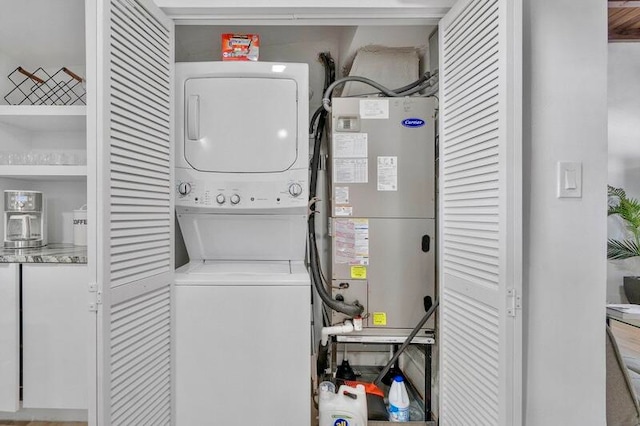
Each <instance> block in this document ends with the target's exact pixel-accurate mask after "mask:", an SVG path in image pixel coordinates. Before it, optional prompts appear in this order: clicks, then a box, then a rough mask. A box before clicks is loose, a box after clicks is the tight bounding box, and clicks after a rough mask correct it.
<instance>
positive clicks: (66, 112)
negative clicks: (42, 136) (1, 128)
mask: <svg viewBox="0 0 640 426" xmlns="http://www.w3.org/2000/svg"><path fill="white" fill-rule="evenodd" d="M86 116H87V107H86V106H84V105H0V123H3V124H8V125H10V126H15V127H18V128H21V129H24V130H29V131H37V132H50V131H54V132H55V131H84V130H86V127H87V124H86V121H87V120H86Z"/></svg>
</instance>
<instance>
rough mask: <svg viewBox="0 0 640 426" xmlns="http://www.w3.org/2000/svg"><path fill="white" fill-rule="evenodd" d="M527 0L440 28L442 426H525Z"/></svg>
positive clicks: (477, 11) (479, 6)
mask: <svg viewBox="0 0 640 426" xmlns="http://www.w3.org/2000/svg"><path fill="white" fill-rule="evenodd" d="M521 16H522V15H521V0H460V1H458V2H457V3H456V5H455V6H454V7H453V8H452V9H451V10H450V12H449V13H448V14H447V16H446V17H445V18H444V19H442V21H441V22H440V218H441V224H440V292H439V294H440V381H441V383H440V389H441V390H440V413H439V418H440V424H442V425H444V426H449V425H460V426H467V425H490V426H517V425H519V424H522V336H521V334H522V315H521V313H520V312H518V311H517V309H516V307H517V303H519V302H516V298H514V297H512V295H513V294H514V293H513V290H515V294H521V290H522V255H521V250H522V229H521V228H522V226H521V221H522V205H521V204H522V200H521V186H522V183H521V182H522V177H521V174H522V154H521V149H522V140H521V139H522V130H521V103H522V101H521V93H522V89H521V85H522V83H521V63H522V59H521V48H522V46H521V44H522V37H521V33H520V31H521Z"/></svg>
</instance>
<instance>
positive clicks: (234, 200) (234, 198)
mask: <svg viewBox="0 0 640 426" xmlns="http://www.w3.org/2000/svg"><path fill="white" fill-rule="evenodd" d="M239 202H240V196H239V195H238V194H233V195H232V196H231V204H238V203H239Z"/></svg>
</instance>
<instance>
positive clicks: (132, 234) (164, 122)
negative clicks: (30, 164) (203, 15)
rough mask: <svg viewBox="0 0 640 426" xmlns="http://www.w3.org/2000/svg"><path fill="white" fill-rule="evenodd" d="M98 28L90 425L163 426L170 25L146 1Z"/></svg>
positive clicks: (110, 7) (169, 252) (102, 9)
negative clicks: (93, 406)
mask: <svg viewBox="0 0 640 426" xmlns="http://www.w3.org/2000/svg"><path fill="white" fill-rule="evenodd" d="M98 20H99V29H98V48H99V50H102V52H100V53H101V54H99V55H98V58H99V59H98V67H97V68H98V82H99V85H98V96H97V98H98V104H99V105H98V120H97V127H98V156H99V162H98V164H99V167H98V191H99V194H98V196H97V199H98V209H97V210H98V224H97V226H98V291H99V292H101V294H99V296H98V302H99V304H98V334H97V335H98V351H97V364H98V389H97V413H96V418H97V424H98V425H104V426H117V425H123V426H124V425H127V426H131V425H153V426H160V425H170V424H171V423H172V383H171V377H172V371H171V366H172V363H171V300H172V283H173V270H174V262H173V234H174V229H173V226H174V225H173V220H174V216H173V215H174V213H173V208H174V207H173V194H172V181H173V171H172V162H173V159H172V140H173V136H172V135H173V118H172V116H173V100H172V99H173V62H174V61H173V56H174V55H173V24H172V22H171V21H170V20H168V19H167V18H166V16H164V14H163V13H162V12H161V11H160V10H159V9H158V8H157V7H156V6H155V5H154V4H153V3H152V2H151V1H150V0H111V1H108V0H104V1H100V2H99V6H98ZM100 302H101V303H100Z"/></svg>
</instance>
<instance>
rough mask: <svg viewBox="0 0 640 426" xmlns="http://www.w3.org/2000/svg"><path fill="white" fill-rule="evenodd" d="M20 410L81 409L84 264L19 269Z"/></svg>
mask: <svg viewBox="0 0 640 426" xmlns="http://www.w3.org/2000/svg"><path fill="white" fill-rule="evenodd" d="M22 268H23V269H22V311H23V314H22V315H23V319H22V327H23V331H22V334H23V354H22V361H23V407H24V408H67V409H86V408H87V404H88V397H87V393H88V387H87V383H88V380H87V372H88V365H87V358H88V357H87V352H88V348H89V345H88V333H89V330H88V327H89V324H90V321H89V319H90V318H89V315H91V314H90V313H89V310H88V304H87V283H88V282H89V277H88V268H87V266H86V265H56V264H24V265H23V266H22Z"/></svg>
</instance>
